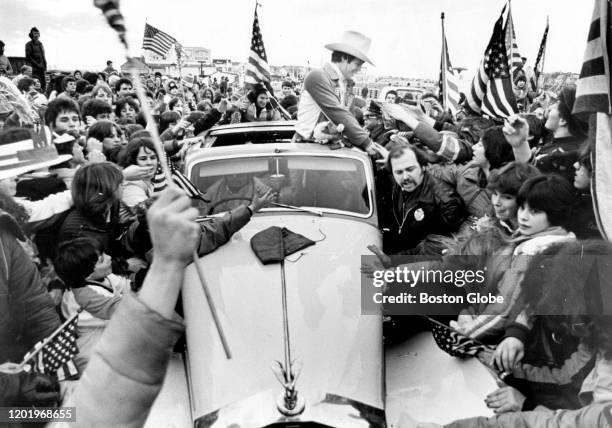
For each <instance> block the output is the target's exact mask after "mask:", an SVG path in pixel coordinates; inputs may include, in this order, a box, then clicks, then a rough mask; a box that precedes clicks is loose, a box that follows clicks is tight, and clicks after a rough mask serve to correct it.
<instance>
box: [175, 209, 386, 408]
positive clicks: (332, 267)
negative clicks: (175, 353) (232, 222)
mask: <svg viewBox="0 0 612 428" xmlns="http://www.w3.org/2000/svg"><path fill="white" fill-rule="evenodd" d="M270 226H279V227H286V228H288V229H289V230H291V231H293V232H296V233H299V234H302V235H304V236H305V237H307V238H309V239H312V240H313V241H317V242H316V244H315V245H313V246H310V247H308V248H305V249H303V250H301V251H300V252H298V253H295V254H293V255H290V256H288V257H287V259H286V261H285V277H286V284H287V302H288V305H287V306H288V318H289V332H290V341H291V353H292V355H291V357H292V359H294V360H301V362H302V364H303V368H302V371H301V375H300V377H299V379H298V381H297V384H296V389H297V390H298V391H299V393H300V394H303V395H304V398H305V399H306V403H307V404H306V405H307V406H308V403H315V402H319V401H321V396H322V394H326V393H331V394H337V395H339V396H342V397H346V398H349V399H351V400H355V401H358V402H362V403H364V404H367V405H370V406H373V407H376V408H380V409H382V408H383V349H382V346H383V343H382V320H381V318H380V317H379V316H362V315H361V291H360V283H361V274H360V263H361V261H360V256H361V255H362V254H365V253H367V252H368V251H367V249H366V246H367V245H370V244H377V245H380V240H381V238H380V233H379V231H378V230H377V229H376V228H374V227H372V226H371V225H368V224H367V223H366V222H365V221H360V220H352V219H349V218H347V217H338V216H336V217H333V216H327V217H317V216H313V215H308V214H306V215H305V214H303V213H288V214H285V215H278V214H276V213H275V214H268V213H266V214H259V215H256V216H255V217H254V218H253V219H252V220H251V221H250V222H249V223H248V224H247V225H246V226H245V227H244V228H243V229H241V230H240V231H238V232H237V233H236V234H234V236H233V237H232V239H231V240H230V242H228V243H227V244H226V245H224V246H223V247H221V248H219V249H218V250H216V251H215V252H214V253H212V254H209V255H207V256H205V257H203V258H202V259H201V261H200V263H201V266H202V268H203V270H204V272H205V277H206V282H207V284H208V287H209V289H210V291H211V294H212V297H213V300H214V302H215V305H216V307H217V311H218V314H219V318H220V321H221V324H222V326H223V329H224V331H225V335H226V337H227V341H228V344H229V347H230V350H231V353H232V358H231V359H229V360H228V359H227V358H226V357H225V354H224V352H223V348H222V346H221V342H220V340H219V337H218V335H217V332H216V330H215V328H214V325H213V321H212V318H211V315H210V311H209V308H208V306H207V304H206V300H205V296H204V293H203V290H202V287H201V285H200V282H199V280H198V277H197V274H196V272H195V269H194V267H193V266H190V267H188V269H187V272H186V278H185V284H184V287H183V307H184V316H185V321H186V326H187V344H188V364H187V366H188V371H189V377H190V394H191V399H192V409H193V417H194V419H195V418H198V417H200V416H202V415H205V414H208V413H210V412H212V411H215V410H217V409H220V408H222V407H224V406H227V405H228V404H230V403H235V402H238V401H240V400H244V399H245V398H247V397H250V396H253V395H256V394H258V393H261V392H262V391H266V390H270V389H273V390H276V391H278V394H279V395H280V394H281V393H282V392H283V389H282V387H281V385H280V383H279V382H278V381H277V380H276V378H275V377H274V375H273V373H272V370H271V364H272V362H273V361H276V360H278V361H283V358H284V340H283V337H284V336H283V323H282V300H281V268H280V264H270V265H265V266H264V265H263V264H262V263H261V262H260V261H259V260H258V259H257V258H256V256H255V254H254V253H253V250H252V249H251V247H250V239H251V237H252V236H253V235H255V234H256V233H257V232H260V231H262V230H264V229H266V228H268V227H270ZM269 404H270V405H274V403H269Z"/></svg>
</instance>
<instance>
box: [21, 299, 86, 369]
mask: <svg viewBox="0 0 612 428" xmlns="http://www.w3.org/2000/svg"><path fill="white" fill-rule="evenodd" d="M82 311H83V308H79V309H78V310H77V312H76V313H75V314H74V315H72V316H71V317H70V318H68V319H67V320H66V321H65V322H64V323H63V324H62V325H60V326H59V327H58V328H57V329H56V330H55V331H54V332H53V333H51V334H50V335H49V336H47V337H46V338H45V339H43V342H42V345H41V346H40V347H39V348H38V349H36V350H35V351H34V352H28V353H27V354H26V355H25V356H24V357H23V360H22V361H21V364H19V366H18V367H17V369H16V370H17V371H18V372H20V371H22V370H23V368H24V366H25V365H26V363H27V362H28V361H30V360H31V359H32V358H34V357H35V356H36V355H37V354H38V353H39V352H40V351H41V350H42V349H43V348H44V347H45V346H47V344H48V343H49V342H50V341H51V340H53V338H54V337H55V336H57V335H58V334H60V333H61V332H62V330H63V329H64V328H65V327H66V326H67V325H68V324H70V323H71V322H72V321H74V319H75V318H76V317H78V316H79V314H80V313H81V312H82Z"/></svg>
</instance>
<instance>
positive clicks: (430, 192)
mask: <svg viewBox="0 0 612 428" xmlns="http://www.w3.org/2000/svg"><path fill="white" fill-rule="evenodd" d="M391 206H392V215H393V219H392V220H391V222H390V227H389V229H390V230H389V232H387V237H388V240H386V242H385V247H386V248H388V249H389V253H390V254H397V253H400V252H406V251H410V249H413V248H414V247H415V246H416V245H417V244H418V243H419V242H420V241H422V240H423V239H424V238H425V237H426V236H427V235H430V234H438V235H449V234H451V233H453V232H456V231H457V229H458V228H459V226H460V225H461V223H462V222H463V221H464V220H465V218H466V210H465V204H464V203H463V200H462V199H461V197H460V196H459V195H458V194H457V192H456V191H455V189H453V188H452V187H451V186H449V185H448V184H447V183H445V182H443V181H442V180H439V179H437V178H435V177H433V176H432V175H431V174H429V173H428V172H427V171H423V181H422V183H421V185H420V186H419V187H418V188H417V189H416V190H415V191H413V192H411V193H406V192H403V191H402V189H401V187H400V186H398V185H397V184H396V183H394V185H393V190H392V194H391Z"/></svg>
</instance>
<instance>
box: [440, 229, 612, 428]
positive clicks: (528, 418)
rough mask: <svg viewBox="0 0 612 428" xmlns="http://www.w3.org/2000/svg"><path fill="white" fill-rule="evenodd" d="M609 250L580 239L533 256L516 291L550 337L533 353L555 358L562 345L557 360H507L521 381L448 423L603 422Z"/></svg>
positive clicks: (609, 370)
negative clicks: (478, 413)
mask: <svg viewBox="0 0 612 428" xmlns="http://www.w3.org/2000/svg"><path fill="white" fill-rule="evenodd" d="M611 256H612V245H611V244H609V243H607V242H604V241H601V240H599V241H582V242H566V243H558V244H555V245H553V246H551V247H550V248H549V249H548V250H547V251H546V254H543V255H541V256H538V257H536V258H534V259H533V260H532V261H531V263H530V264H529V267H528V269H527V271H526V273H525V280H524V284H525V286H524V287H523V288H522V292H521V294H522V299H523V301H524V302H526V306H525V308H526V309H525V311H526V313H527V314H528V315H529V316H530V317H531V318H532V319H533V320H535V321H536V322H537V324H538V325H539V326H540V327H541V329H540V331H539V332H538V335H539V336H541V337H544V338H545V340H546V341H547V344H548V347H542V348H540V351H544V350H547V352H548V353H549V355H545V354H546V352H544V355H539V358H540V359H542V358H543V357H547V356H548V357H550V358H551V359H552V360H553V361H554V359H555V358H556V357H559V356H560V355H554V354H557V353H560V354H561V355H562V356H563V357H562V358H561V362H560V364H559V365H553V364H541V363H540V364H535V363H533V362H523V363H520V364H515V365H512V366H511V367H510V368H509V369H510V372H511V373H512V374H513V375H514V379H515V381H521V382H522V383H523V387H524V389H523V390H522V391H519V390H517V389H515V388H512V387H510V386H505V387H502V388H500V389H498V390H497V391H494V392H493V393H491V394H489V396H487V398H486V399H485V402H486V404H487V406H488V407H490V408H492V409H494V411H495V413H496V414H497V415H496V416H494V417H491V418H484V417H482V418H471V419H464V420H460V421H456V422H454V423H451V424H449V425H447V427H452V428H455V427H457V428H459V427H510V426H521V427H526V428H527V427H544V426H551V427H552V426H555V427H578V426H580V427H582V426H584V427H587V426H588V427H604V426H609V422H610V407H611V406H612V336H611V335H610V331H612V316H610V315H609V311H610V305H611V304H612V302H611V301H610V294H609V290H608V289H607V288H608V287H607V284H605V283H604V282H603V281H606V278H610V276H612V272H610V264H609V263H607V261H605V260H606V259H607V260H609V258H610V257H611ZM533 338H534V337H533V336H532V340H533ZM570 344H576V345H575V346H572V345H570ZM563 348H564V349H563ZM568 349H569V350H568ZM544 359H545V358H544ZM497 364H498V365H499V362H497ZM525 383H527V386H525ZM554 409H563V410H557V411H553V410H554Z"/></svg>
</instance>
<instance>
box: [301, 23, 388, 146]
mask: <svg viewBox="0 0 612 428" xmlns="http://www.w3.org/2000/svg"><path fill="white" fill-rule="evenodd" d="M370 43H371V40H370V39H369V38H368V37H366V36H365V35H363V34H361V33H358V32H357V31H346V32H344V34H343V35H342V38H341V40H340V41H339V42H337V43H330V44H328V45H325V47H326V48H327V49H329V50H331V51H332V54H331V61H330V62H328V63H326V64H325V65H324V66H323V68H320V69H316V70H313V71H311V72H310V73H308V75H307V76H306V79H305V80H304V91H303V93H302V96H301V97H300V103H299V105H298V122H297V124H296V125H295V129H296V134H295V136H294V141H302V140H310V139H311V138H312V135H313V131H314V128H315V126H316V125H317V123H318V122H320V121H324V120H329V121H331V122H333V123H334V124H336V125H340V124H342V125H344V135H345V136H346V137H347V139H348V140H349V141H350V142H351V143H352V144H353V145H355V146H357V147H359V148H361V149H362V150H364V151H366V152H367V153H368V154H370V155H376V154H377V153H378V149H377V148H376V146H375V145H374V144H373V142H372V140H371V139H370V137H369V136H368V133H367V132H366V130H365V129H363V128H362V127H361V126H359V123H358V122H357V119H356V118H355V116H353V114H352V113H351V112H350V111H349V109H348V108H347V107H345V100H346V97H347V96H348V93H347V84H346V82H347V80H350V79H352V78H353V76H354V75H355V73H357V72H359V70H360V69H361V66H362V65H363V64H364V63H365V62H367V63H369V64H372V65H374V64H373V63H372V61H371V60H370V59H369V58H368V56H367V54H368V51H369V50H370Z"/></svg>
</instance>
